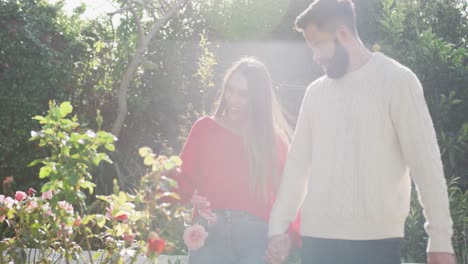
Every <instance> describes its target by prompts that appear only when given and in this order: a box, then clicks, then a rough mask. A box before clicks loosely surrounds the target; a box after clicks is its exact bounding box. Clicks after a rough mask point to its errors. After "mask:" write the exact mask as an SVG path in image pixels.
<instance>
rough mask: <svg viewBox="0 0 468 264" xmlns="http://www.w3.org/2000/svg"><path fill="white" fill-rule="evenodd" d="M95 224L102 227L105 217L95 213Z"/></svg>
mask: <svg viewBox="0 0 468 264" xmlns="http://www.w3.org/2000/svg"><path fill="white" fill-rule="evenodd" d="M96 224H97V226H98V227H99V228H103V227H104V225H105V224H106V218H105V217H104V216H103V215H96Z"/></svg>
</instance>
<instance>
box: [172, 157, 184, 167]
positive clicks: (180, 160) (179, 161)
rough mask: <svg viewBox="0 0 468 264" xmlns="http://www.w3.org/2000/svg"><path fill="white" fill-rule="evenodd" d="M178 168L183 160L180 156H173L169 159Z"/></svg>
mask: <svg viewBox="0 0 468 264" xmlns="http://www.w3.org/2000/svg"><path fill="white" fill-rule="evenodd" d="M169 159H170V160H171V161H172V162H174V164H175V165H176V166H181V165H182V159H181V158H180V157H179V156H172V157H170V158H169Z"/></svg>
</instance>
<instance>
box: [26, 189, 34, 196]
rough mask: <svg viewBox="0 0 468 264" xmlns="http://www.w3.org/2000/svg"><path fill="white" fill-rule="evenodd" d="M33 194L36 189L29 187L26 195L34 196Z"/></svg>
mask: <svg viewBox="0 0 468 264" xmlns="http://www.w3.org/2000/svg"><path fill="white" fill-rule="evenodd" d="M35 194H36V190H34V189H33V188H29V190H28V195H29V196H34V195H35Z"/></svg>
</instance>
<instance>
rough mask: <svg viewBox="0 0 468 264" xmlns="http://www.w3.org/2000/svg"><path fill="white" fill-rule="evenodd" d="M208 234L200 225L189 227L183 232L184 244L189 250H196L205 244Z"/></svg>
mask: <svg viewBox="0 0 468 264" xmlns="http://www.w3.org/2000/svg"><path fill="white" fill-rule="evenodd" d="M207 237H208V233H207V232H206V231H205V228H204V227H203V226H201V225H198V224H197V225H193V226H189V227H187V228H186V229H185V231H184V243H185V245H186V246H187V247H188V248H189V249H190V250H197V249H199V248H201V247H203V245H204V244H205V239H206V238H207Z"/></svg>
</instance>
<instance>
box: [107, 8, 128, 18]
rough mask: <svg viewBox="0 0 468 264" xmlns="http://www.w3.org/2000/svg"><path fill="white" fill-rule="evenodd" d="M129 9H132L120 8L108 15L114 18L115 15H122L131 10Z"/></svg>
mask: <svg viewBox="0 0 468 264" xmlns="http://www.w3.org/2000/svg"><path fill="white" fill-rule="evenodd" d="M129 9H130V7H129V6H124V7H122V8H120V9H118V10H116V11H114V12H110V13H107V15H108V16H111V17H112V16H114V15H117V14H121V13H123V12H124V11H127V10H129Z"/></svg>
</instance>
